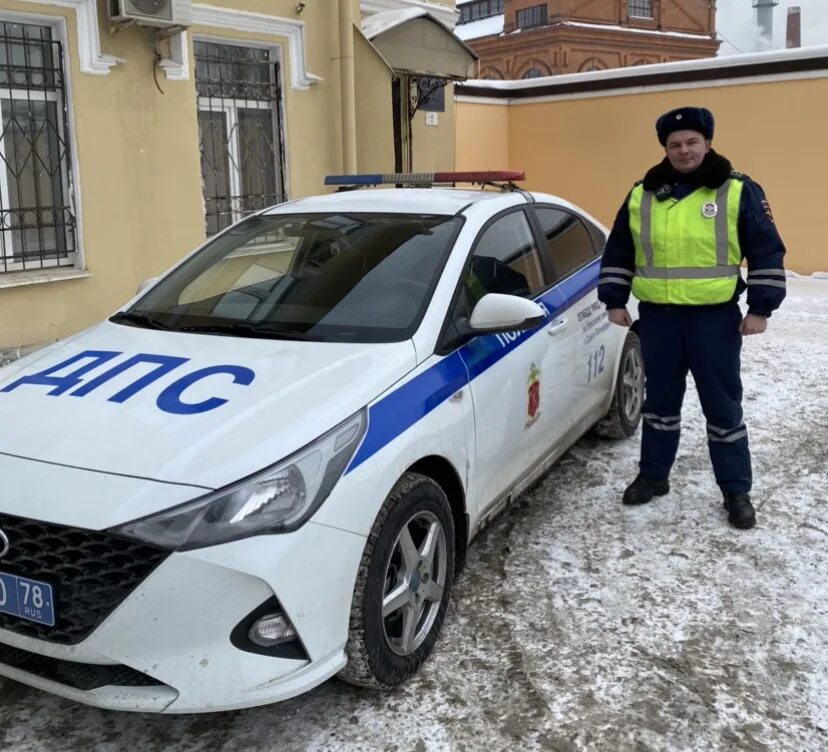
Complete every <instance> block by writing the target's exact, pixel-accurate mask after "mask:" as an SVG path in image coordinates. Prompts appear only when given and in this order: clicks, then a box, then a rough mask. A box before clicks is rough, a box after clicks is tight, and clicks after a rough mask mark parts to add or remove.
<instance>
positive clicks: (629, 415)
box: [621, 350, 644, 423]
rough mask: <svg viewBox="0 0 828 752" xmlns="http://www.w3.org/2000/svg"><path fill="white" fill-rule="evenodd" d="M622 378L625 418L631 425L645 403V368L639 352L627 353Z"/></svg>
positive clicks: (631, 351)
mask: <svg viewBox="0 0 828 752" xmlns="http://www.w3.org/2000/svg"><path fill="white" fill-rule="evenodd" d="M621 378H622V384H621V389H622V396H623V399H624V404H623V410H624V416H625V417H626V419H627V420H628V421H630V423H635V422H636V421H637V420H638V416H639V415H640V413H641V405H642V404H643V402H644V367H643V365H642V362H641V355H640V354H639V352H638V350H630V351H629V352H628V353H627V357H626V359H625V360H624V371H623V373H622V377H621Z"/></svg>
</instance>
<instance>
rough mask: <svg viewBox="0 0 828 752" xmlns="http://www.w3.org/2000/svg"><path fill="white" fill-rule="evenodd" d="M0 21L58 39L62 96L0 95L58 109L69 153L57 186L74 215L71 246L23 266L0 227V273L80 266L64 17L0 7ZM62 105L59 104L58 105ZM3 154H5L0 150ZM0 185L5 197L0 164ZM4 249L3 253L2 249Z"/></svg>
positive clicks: (0, 91) (3, 90)
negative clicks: (55, 256)
mask: <svg viewBox="0 0 828 752" xmlns="http://www.w3.org/2000/svg"><path fill="white" fill-rule="evenodd" d="M0 21H4V22H6V23H15V24H30V25H35V26H44V27H48V28H49V29H50V30H51V32H52V40H53V41H55V42H60V45H61V52H62V59H61V61H60V65H61V70H62V71H63V82H64V86H63V98H61V96H60V94H59V93H58V92H46V91H43V92H38V91H29V90H16V89H14V88H12V87H9V86H6V87H0V99H6V98H7V96H8V95H10V98H11V99H28V100H33V101H43V102H55V103H56V105H57V112H58V118H57V122H58V129H59V130H58V132H59V135H60V138H61V139H62V140H63V142H64V143H66V145H67V150H68V153H69V160H70V169H69V170H64V169H61V187H62V189H63V191H64V195H65V198H66V205H67V206H68V207H69V211H70V212H71V213H72V215H73V216H74V218H75V250H74V251H71V252H69V253H68V254H67V256H66V257H65V258H62V259H42V260H40V262H39V264H38V265H31V264H29V265H27V266H24V265H23V262H14V263H13V262H11V261H10V260H9V259H10V258H12V257H13V250H14V249H13V246H12V242H13V240H12V236H13V232H14V231H13V230H0V234H1V235H4V236H5V237H4V238H3V240H4V243H3V245H2V246H0V258H3V259H4V261H5V266H3V265H0V277H2V276H3V275H6V274H12V273H18V272H21V271H25V272H34V273H38V272H48V271H50V270H59V269H80V268H83V253H82V243H81V239H82V232H81V212H80V194H79V186H80V180H79V178H78V155H77V143H76V141H75V138H74V124H75V117H74V108H73V104H72V88H71V80H70V62H71V61H70V60H69V54H68V53H69V44H68V39H69V34H68V30H67V28H66V19H64V18H63V17H62V16H50V15H41V14H38V13H23V12H19V11H7V10H0ZM61 105H62V107H61ZM63 108H65V109H66V122H67V123H68V124H69V130H70V132H69V136H68V138H67V134H66V132H65V130H64V119H63V117H62V111H63ZM0 127H2V115H0ZM2 149H3V141H2V140H0V152H2ZM3 157H4V158H5V154H3ZM0 189H2V191H3V193H2V195H3V196H5V197H8V196H9V195H10V194H9V183H8V176H7V174H6V170H5V167H0ZM4 249H5V253H4Z"/></svg>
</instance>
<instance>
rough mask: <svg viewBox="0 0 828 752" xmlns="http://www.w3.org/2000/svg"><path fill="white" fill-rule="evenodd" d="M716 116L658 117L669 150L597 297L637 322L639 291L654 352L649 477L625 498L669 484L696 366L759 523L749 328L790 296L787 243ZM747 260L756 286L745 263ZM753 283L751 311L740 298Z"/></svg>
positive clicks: (737, 510)
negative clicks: (725, 148) (740, 168)
mask: <svg viewBox="0 0 828 752" xmlns="http://www.w3.org/2000/svg"><path fill="white" fill-rule="evenodd" d="M713 127H714V121H713V115H712V113H711V112H710V111H709V110H707V109H705V108H703V107H682V108H680V109H677V110H672V111H671V112H668V113H666V114H664V115H662V116H661V117H660V118H659V119H658V121H657V122H656V133H657V135H658V140H659V141H660V142H661V145H662V146H663V147H664V150H665V153H666V157H665V159H664V160H663V161H662V162H661V163H660V164H658V165H656V166H655V167H653V168H652V169H650V170H649V172H647V174H646V175H645V177H644V180H642V181H640V182H638V183H636V184H635V186H634V187H633V189H632V191H630V193H629V195H628V196H627V199H626V201H625V202H624V204H623V206H622V207H621V210H620V211H619V212H618V216H617V217H616V220H615V224H614V226H613V228H612V232H611V233H610V236H609V239H608V241H607V246H606V249H605V251H604V257H603V261H602V263H601V276H600V279H599V285H598V297H599V298H600V299H601V300H602V301H603V302H604V303H605V304H606V306H607V309H608V316H609V319H610V321H612V322H613V323H614V324H618V325H621V326H630V325H631V324H632V320H631V318H630V316H629V314H628V313H627V310H626V304H627V300H628V298H629V295H630V292H632V294H633V295H635V297H637V298H638V299H639V301H641V302H640V305H639V324H638V335H639V337H640V338H641V347H642V352H643V355H644V369H645V376H646V399H645V401H644V408H643V419H644V426H643V430H642V441H641V462H640V464H639V474H638V476H637V477H636V479H635V480H634V481H633V482H632V484H631V485H630V486H629V487H628V488H627V489H626V491H625V492H624V497H623V501H624V503H625V504H644V503H646V502H648V501H650V500H652V498H653V497H654V496H662V495H664V494H666V493H668V492H669V490H670V484H669V480H668V478H669V475H670V468H671V467H672V465H673V462H674V460H675V458H676V452H677V450H678V444H679V431H680V427H681V405H682V400H683V398H684V390H685V382H686V378H687V372H688V371H690V372H691V373H692V374H693V379H694V380H695V382H696V387H697V388H698V393H699V399H700V401H701V406H702V410H703V411H704V415H705V418H706V420H707V440H708V447H709V450H710V459H711V460H712V463H713V471H714V473H715V476H716V482H717V483H718V485H719V488H720V489H721V490H722V493H723V496H724V506H725V509H726V510H727V512H728V519H729V521H730V523H731V524H732V525H734V526H735V527H737V528H742V529H747V528H751V527H753V526H754V524H755V523H756V513H755V511H754V509H753V505H752V504H751V501H750V489H751V481H752V474H751V464H750V450H749V448H748V434H747V429H746V427H745V424H744V423H743V421H742V381H741V376H740V351H741V346H742V336H743V335H749V334H761V333H762V332H764V331H765V329H766V327H767V321H768V318H770V315H771V313H772V312H773V311H774V310H776V309H777V308H778V307H779V305H780V304H781V303H782V300H783V299H784V297H785V271H784V267H783V264H782V262H783V257H784V255H785V247H784V245H783V244H782V240H781V239H780V237H779V233H778V232H777V230H776V226H775V224H774V221H773V216H772V214H771V211H770V207H769V206H768V202H767V200H766V198H765V194H764V192H763V191H762V188H761V187H760V186H759V185H758V184H756V183H754V182H753V181H752V180H750V178H748V177H747V176H746V175H742V174H740V173H738V172H734V171H733V170H732V168H731V165H730V162H729V161H728V160H727V159H725V158H724V157H723V156H721V155H720V154H717V153H716V152H715V151H714V150H713V149H712V148H711V140H712V138H713ZM742 259H746V260H747V270H748V273H747V283H745V281H744V280H743V279H742V276H741V274H740V271H739V268H740V265H741V262H742ZM745 289H747V304H748V312H747V315H746V316H745V317H744V319H743V318H742V315H741V312H740V309H739V305H738V299H739V296H740V295H741V293H742V292H744V290H745Z"/></svg>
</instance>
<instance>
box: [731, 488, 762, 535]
mask: <svg viewBox="0 0 828 752" xmlns="http://www.w3.org/2000/svg"><path fill="white" fill-rule="evenodd" d="M724 508H725V509H727V519H728V522H730V524H731V525H733V527H738V528H739V529H740V530H749V529H750V528H752V527H753V526H754V525H755V524H756V512H755V511H754V510H753V504H751V503H750V496H749V495H748V494H746V493H725V495H724Z"/></svg>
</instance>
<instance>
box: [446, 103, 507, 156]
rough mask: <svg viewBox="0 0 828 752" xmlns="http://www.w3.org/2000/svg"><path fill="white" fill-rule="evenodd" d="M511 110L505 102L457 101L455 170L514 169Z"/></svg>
mask: <svg viewBox="0 0 828 752" xmlns="http://www.w3.org/2000/svg"><path fill="white" fill-rule="evenodd" d="M510 110H511V108H510V107H508V106H506V105H505V104H475V103H472V102H457V103H456V113H457V114H456V126H455V141H456V146H455V156H456V159H455V169H456V170H508V169H511V160H510V157H509V120H510V117H511V114H512V113H511V111H510Z"/></svg>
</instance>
